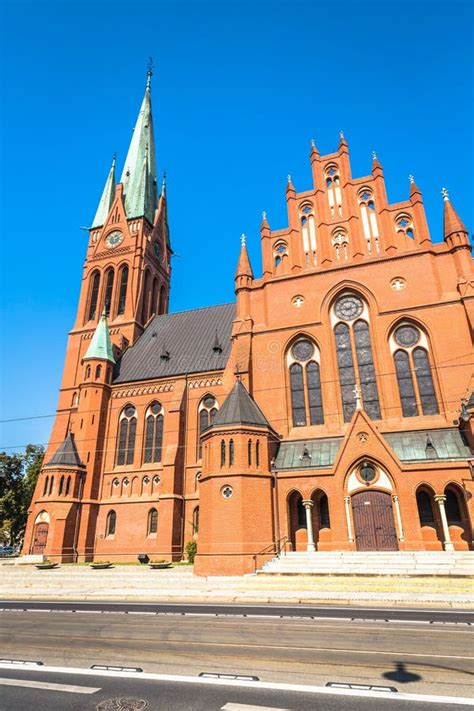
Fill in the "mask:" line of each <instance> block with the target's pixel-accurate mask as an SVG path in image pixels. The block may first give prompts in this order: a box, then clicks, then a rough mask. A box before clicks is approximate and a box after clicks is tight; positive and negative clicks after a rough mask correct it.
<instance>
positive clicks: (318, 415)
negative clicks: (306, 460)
mask: <svg viewBox="0 0 474 711" xmlns="http://www.w3.org/2000/svg"><path fill="white" fill-rule="evenodd" d="M317 359H319V352H318V350H317V348H316V346H315V345H314V343H313V342H312V341H310V340H309V339H308V338H300V339H299V340H297V341H296V343H294V344H293V346H292V347H291V349H290V351H289V353H288V355H287V361H288V362H289V363H291V365H290V368H289V371H290V391H291V410H292V416H293V427H304V426H305V425H306V424H307V423H308V420H309V424H310V425H321V424H323V423H324V413H323V400H322V392H321V376H320V369H319V363H318V362H317Z"/></svg>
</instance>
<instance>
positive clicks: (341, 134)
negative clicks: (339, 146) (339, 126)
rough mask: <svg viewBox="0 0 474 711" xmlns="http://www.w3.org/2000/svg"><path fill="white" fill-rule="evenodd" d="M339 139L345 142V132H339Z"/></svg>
mask: <svg viewBox="0 0 474 711" xmlns="http://www.w3.org/2000/svg"><path fill="white" fill-rule="evenodd" d="M339 138H340V139H341V141H343V140H344V131H339Z"/></svg>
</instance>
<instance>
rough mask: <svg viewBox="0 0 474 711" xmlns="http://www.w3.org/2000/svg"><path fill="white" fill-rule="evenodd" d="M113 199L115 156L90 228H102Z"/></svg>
mask: <svg viewBox="0 0 474 711" xmlns="http://www.w3.org/2000/svg"><path fill="white" fill-rule="evenodd" d="M114 197H115V156H114V159H113V161H112V166H111V168H110V171H109V174H108V176H107V180H106V183H105V186H104V191H103V193H102V197H101V198H100V202H99V207H98V208H97V212H96V213H95V217H94V220H93V222H92V227H102V225H103V224H105V221H106V219H107V217H108V216H109V211H110V208H111V207H112V203H113V201H114Z"/></svg>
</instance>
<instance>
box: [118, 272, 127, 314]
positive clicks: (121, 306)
mask: <svg viewBox="0 0 474 711" xmlns="http://www.w3.org/2000/svg"><path fill="white" fill-rule="evenodd" d="M127 286H128V267H127V265H125V266H124V267H122V271H121V272H120V287H119V299H118V306H117V314H118V315H120V314H124V313H125V305H126V303H127Z"/></svg>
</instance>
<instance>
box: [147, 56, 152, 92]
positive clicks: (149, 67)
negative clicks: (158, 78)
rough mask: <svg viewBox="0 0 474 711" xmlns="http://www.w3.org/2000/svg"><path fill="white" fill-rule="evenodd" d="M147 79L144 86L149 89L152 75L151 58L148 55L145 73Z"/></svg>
mask: <svg viewBox="0 0 474 711" xmlns="http://www.w3.org/2000/svg"><path fill="white" fill-rule="evenodd" d="M146 76H147V80H146V88H147V89H148V90H149V89H150V88H151V78H152V76H153V58H152V57H149V59H148V71H147V73H146Z"/></svg>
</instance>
